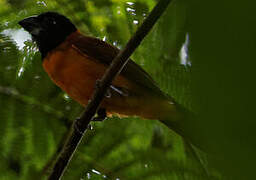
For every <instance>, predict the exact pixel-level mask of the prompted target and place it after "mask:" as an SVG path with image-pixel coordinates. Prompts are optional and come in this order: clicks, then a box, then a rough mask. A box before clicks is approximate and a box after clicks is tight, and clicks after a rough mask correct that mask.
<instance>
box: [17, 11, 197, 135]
mask: <svg viewBox="0 0 256 180" xmlns="http://www.w3.org/2000/svg"><path fill="white" fill-rule="evenodd" d="M18 23H19V25H20V26H21V27H23V28H24V29H25V30H26V31H28V32H29V33H30V34H31V36H32V40H33V41H34V42H35V43H36V45H37V47H38V49H39V52H40V54H41V57H42V66H43V68H44V70H45V71H46V73H47V74H48V75H49V77H50V79H51V80H52V81H53V82H54V83H55V84H56V85H57V86H59V87H60V88H61V89H62V90H63V91H65V92H66V93H67V94H68V95H69V96H70V97H71V98H72V99H73V100H75V101H77V102H78V103H79V104H81V105H82V106H84V107H85V106H86V105H87V104H88V101H89V100H90V98H91V96H92V94H93V92H94V90H95V86H96V84H97V81H98V80H99V79H100V78H101V77H102V76H103V74H104V72H105V71H106V69H107V68H108V66H109V65H110V63H111V62H112V60H113V59H114V58H115V56H116V55H117V54H118V53H119V52H120V49H118V48H117V47H115V46H113V45H111V44H109V43H107V42H105V41H103V40H100V39H98V38H95V37H92V36H88V35H84V34H82V33H81V31H80V30H79V29H77V27H76V26H75V25H74V24H73V23H72V22H71V20H70V19H68V18H67V17H65V16H64V15H62V14H60V13H57V12H51V11H48V12H43V13H41V14H39V15H36V16H30V17H27V18H25V19H23V20H21V21H19V22H18ZM97 114H98V117H99V118H100V119H104V118H105V117H108V116H113V115H118V116H120V117H126V116H137V117H141V118H143V119H157V120H159V121H161V122H162V123H164V124H165V125H167V127H169V128H170V129H172V130H173V131H175V132H176V133H178V134H180V135H181V136H183V137H184V136H187V134H186V129H188V127H189V125H190V124H191V123H192V122H190V120H189V119H190V117H191V116H193V113H191V112H190V111H189V110H187V109H186V108H184V107H183V106H181V105H180V104H179V103H177V102H176V101H175V100H174V98H172V97H171V96H169V95H167V94H166V93H164V92H163V91H162V90H161V89H160V88H159V87H158V86H157V85H156V83H155V81H154V80H153V79H152V77H151V76H150V75H149V74H148V73H147V72H146V71H145V70H143V69H142V68H141V67H140V66H139V65H138V64H136V63H135V62H134V61H133V60H131V59H129V61H128V63H127V64H126V65H125V66H124V68H123V69H122V71H121V72H120V73H119V74H118V76H117V77H116V78H115V79H114V80H113V82H112V84H111V85H110V87H109V89H108V91H107V93H106V95H105V96H104V99H103V100H102V102H101V104H100V107H99V109H98V110H97Z"/></svg>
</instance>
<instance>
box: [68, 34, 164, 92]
mask: <svg viewBox="0 0 256 180" xmlns="http://www.w3.org/2000/svg"><path fill="white" fill-rule="evenodd" d="M69 41H70V42H71V43H72V45H74V46H75V47H76V48H77V49H78V50H79V51H80V52H82V53H85V54H86V55H87V56H90V57H93V58H92V59H95V60H98V61H99V62H100V63H104V64H106V65H107V66H108V65H110V63H111V62H112V60H113V59H114V58H115V56H116V55H117V54H118V53H119V51H120V50H119V49H118V48H116V47H114V46H112V45H110V44H108V43H106V42H104V41H102V40H100V39H97V38H94V37H89V36H84V35H82V34H80V33H77V34H76V36H75V37H72V38H71V39H70V40H69ZM121 75H123V76H124V77H125V78H127V79H129V80H131V81H132V82H135V83H137V84H138V85H139V86H142V87H144V88H146V89H148V90H151V91H152V92H153V93H155V95H159V96H165V94H164V93H163V92H162V91H161V90H160V89H159V87H158V86H157V85H156V84H155V82H154V80H153V79H152V78H151V77H150V75H149V74H148V73H147V72H146V71H144V70H143V69H142V68H141V67H140V66H139V65H137V64H136V63H135V62H133V61H132V60H129V61H128V63H127V64H126V66H125V67H124V68H123V70H122V71H121Z"/></svg>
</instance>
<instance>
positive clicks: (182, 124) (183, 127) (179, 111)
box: [155, 99, 196, 144]
mask: <svg viewBox="0 0 256 180" xmlns="http://www.w3.org/2000/svg"><path fill="white" fill-rule="evenodd" d="M156 108H157V109H158V113H157V115H156V116H157V117H156V118H155V119H158V120H159V121H161V122H162V123H163V124H165V125H166V126H167V127H169V128H170V129H172V130H173V131H175V132H176V133H177V134H179V135H180V136H182V137H183V138H184V139H186V140H188V141H190V142H192V143H193V144H196V143H195V141H196V139H195V137H194V131H193V130H194V128H193V126H194V123H195V120H196V118H195V115H194V113H192V112H191V111H189V110H188V109H186V108H184V107H183V106H181V105H180V104H178V103H176V102H174V101H172V100H169V99H165V100H162V101H161V102H160V103H158V104H157V107H156Z"/></svg>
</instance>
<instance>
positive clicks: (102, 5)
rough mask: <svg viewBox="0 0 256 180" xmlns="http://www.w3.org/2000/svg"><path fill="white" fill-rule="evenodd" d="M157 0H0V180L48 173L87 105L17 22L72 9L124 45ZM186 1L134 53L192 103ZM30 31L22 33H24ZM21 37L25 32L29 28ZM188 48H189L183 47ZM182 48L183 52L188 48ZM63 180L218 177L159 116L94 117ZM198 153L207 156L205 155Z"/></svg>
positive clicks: (90, 27) (73, 15)
mask: <svg viewBox="0 0 256 180" xmlns="http://www.w3.org/2000/svg"><path fill="white" fill-rule="evenodd" d="M155 4H156V2H155V1H154V0H138V1H133V0H131V1H116V0H104V1H99V0H95V1H92V0H88V1H86V0H77V1H68V0H45V1H35V0H20V1H15V0H9V1H8V0H2V1H0V32H1V34H0V107H1V109H0V149H1V152H0V160H1V163H0V172H1V174H0V179H38V177H43V176H44V175H46V174H47V172H48V171H49V168H50V167H51V164H52V162H53V161H54V160H55V158H56V154H57V153H58V152H59V148H60V147H61V145H63V142H64V140H65V138H66V137H67V132H68V130H69V128H70V126H71V124H72V121H73V120H74V119H75V118H76V117H77V116H79V114H80V113H81V111H82V107H80V106H79V105H78V104H77V103H75V102H73V101H72V100H71V99H70V98H69V97H68V96H67V95H66V94H64V93H63V92H62V91H61V90H60V89H59V88H58V87H56V86H55V85H54V84H53V83H52V82H51V81H50V79H49V77H48V76H47V75H46V73H45V72H44V71H43V69H42V66H41V58H40V54H39V53H38V52H37V50H36V48H35V45H34V44H33V43H32V42H31V41H30V40H27V41H25V42H24V43H25V44H24V46H23V47H22V46H21V45H20V44H18V43H17V41H19V39H20V37H17V36H15V34H18V33H21V31H22V30H21V29H20V27H19V26H18V25H17V22H18V21H19V20H21V19H23V18H25V17H27V16H30V15H34V14H39V13H40V12H44V11H48V10H51V11H56V10H57V11H58V12H60V13H62V14H65V15H67V16H68V17H69V18H70V19H72V21H73V22H74V23H75V24H76V25H77V26H78V27H79V29H80V30H81V31H82V32H83V33H86V34H90V35H93V36H96V37H98V38H101V39H104V40H105V41H107V42H109V43H112V44H114V45H115V46H117V47H119V48H122V47H123V46H124V45H125V43H126V42H127V41H128V39H129V38H130V37H131V35H132V34H133V33H134V32H135V30H136V28H137V27H138V26H139V25H140V24H141V22H142V21H143V19H144V18H145V17H146V16H147V14H148V13H149V12H150V10H151V9H152V8H153V7H154V5H155ZM187 32H188V30H187V2H186V1H185V0H180V1H175V2H174V3H173V4H172V5H171V6H169V7H168V9H167V12H166V13H165V14H164V16H163V17H161V19H160V21H159V22H158V24H157V25H156V26H155V27H154V28H153V30H152V31H151V33H150V34H149V35H148V37H147V38H146V39H145V40H144V41H143V43H142V44H141V46H140V47H139V48H138V49H137V50H136V52H135V53H134V55H133V57H132V58H133V60H135V61H136V62H137V63H138V64H140V65H141V66H142V67H143V68H144V69H145V70H146V71H147V72H149V73H150V74H151V75H152V77H153V78H154V79H155V80H156V81H157V83H158V84H159V86H160V87H161V89H162V90H163V91H165V92H166V93H168V94H170V95H171V96H172V97H174V98H175V99H176V100H177V101H178V102H179V103H181V104H183V105H184V106H186V107H187V108H190V109H191V100H190V99H191V95H190V82H191V79H190V68H191V67H190V65H191V63H192V62H191V61H190V59H189V58H188V57H187V58H185V59H184V58H183V59H182V58H181V55H180V52H181V49H183V51H185V50H186V49H185V46H184V43H185V40H186V39H187V41H186V43H188V38H186V37H187ZM23 33H24V32H23ZM23 36H26V34H25V35H24V34H23ZM184 49H185V50H184ZM183 54H184V53H183ZM92 127H93V129H92V130H90V131H88V132H87V133H86V135H85V137H84V139H83V142H82V143H81V145H80V147H79V149H78V151H77V153H76V154H75V156H74V158H73V160H72V162H71V165H70V167H68V170H67V172H66V174H65V176H64V178H63V179H80V178H82V179H179V180H180V179H189V180H190V179H191V180H192V179H197V180H198V179H219V175H218V174H217V173H216V172H215V171H211V170H209V169H208V174H207V173H206V170H205V168H207V167H206V166H207V165H206V164H205V163H204V162H199V161H198V158H195V155H194V154H193V153H192V151H191V149H190V148H188V146H186V144H184V143H183V141H182V140H181V138H180V137H178V136H177V135H176V134H175V133H173V132H171V131H170V130H169V129H167V128H166V127H165V126H163V125H162V124H160V123H159V122H157V121H148V120H141V119H139V118H123V119H119V118H117V117H113V118H108V119H107V120H105V121H104V122H101V123H97V122H94V123H92ZM196 152H197V153H199V156H200V158H199V159H200V160H201V161H203V158H202V157H201V156H203V154H201V153H200V152H199V151H197V150H196Z"/></svg>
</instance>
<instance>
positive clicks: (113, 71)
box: [48, 0, 171, 180]
mask: <svg viewBox="0 0 256 180" xmlns="http://www.w3.org/2000/svg"><path fill="white" fill-rule="evenodd" d="M170 2H171V0H160V1H159V2H158V4H157V5H156V6H155V7H154V9H153V10H152V12H151V13H150V14H149V16H148V17H147V18H146V19H145V21H144V22H143V24H142V25H141V26H140V27H139V28H138V30H137V31H136V32H135V34H134V36H133V37H132V38H131V39H130V40H129V42H128V43H127V45H126V47H125V48H124V49H123V50H122V51H120V52H119V54H118V55H117V56H116V57H115V58H114V60H113V61H112V63H111V65H110V67H109V68H108V69H107V71H106V72H105V74H104V76H103V77H102V79H101V80H100V81H99V83H98V84H99V85H98V86H97V89H96V90H95V92H94V94H93V96H92V98H91V100H90V101H89V103H88V105H87V107H86V109H85V111H84V113H83V115H82V116H81V118H79V119H77V120H76V121H75V122H74V126H73V130H72V132H71V134H70V136H69V138H68V140H67V142H66V144H65V145H64V148H63V149H62V152H61V153H60V155H59V157H58V159H57V161H56V163H55V165H54V167H53V170H52V172H51V174H50V176H49V177H48V179H49V180H57V179H60V178H61V177H62V175H63V173H64V171H65V169H66V167H67V165H68V163H69V161H70V160H71V158H72V155H73V154H74V152H75V150H76V148H77V146H78V144H79V142H80V141H81V139H82V137H83V134H84V132H85V130H86V129H87V127H88V125H89V123H90V121H91V119H92V118H93V116H94V114H95V113H96V111H97V109H98V107H99V105H100V103H101V101H102V99H103V98H104V95H105V94H106V91H107V89H108V87H109V86H110V84H111V82H112V81H113V79H114V78H115V77H116V76H117V75H118V73H119V72H120V71H121V70H122V68H123V67H124V66H125V64H126V63H127V62H128V60H129V57H130V56H131V54H132V53H133V52H134V50H135V49H136V48H137V47H138V46H139V45H140V43H141V41H142V40H143V39H144V37H145V36H146V35H147V34H148V33H149V31H150V30H151V29H152V27H153V26H154V24H155V23H156V21H157V20H158V18H159V17H160V16H161V15H162V13H163V12H164V11H165V9H166V8H167V6H168V4H169V3H170Z"/></svg>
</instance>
